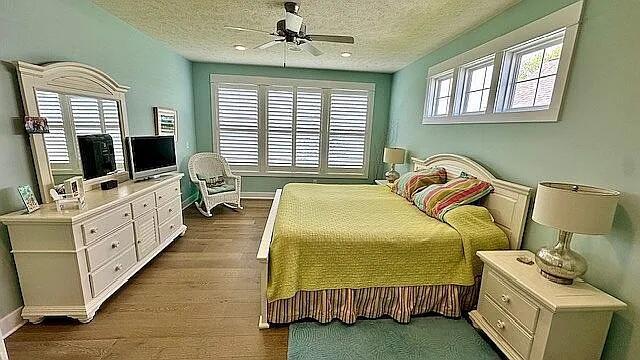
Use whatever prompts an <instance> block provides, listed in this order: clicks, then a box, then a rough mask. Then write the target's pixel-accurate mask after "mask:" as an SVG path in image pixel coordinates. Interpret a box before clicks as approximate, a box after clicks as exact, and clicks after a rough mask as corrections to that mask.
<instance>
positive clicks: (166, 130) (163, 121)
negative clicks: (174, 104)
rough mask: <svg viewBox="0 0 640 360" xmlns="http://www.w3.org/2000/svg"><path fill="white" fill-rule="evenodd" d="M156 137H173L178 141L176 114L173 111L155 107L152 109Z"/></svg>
mask: <svg viewBox="0 0 640 360" xmlns="http://www.w3.org/2000/svg"><path fill="white" fill-rule="evenodd" d="M153 119H154V121H155V123H156V135H173V137H174V138H175V139H176V141H177V140H178V112H177V111H176V110H174V109H170V108H165V107H159V106H156V107H154V108H153Z"/></svg>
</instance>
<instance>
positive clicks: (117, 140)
mask: <svg viewBox="0 0 640 360" xmlns="http://www.w3.org/2000/svg"><path fill="white" fill-rule="evenodd" d="M101 104H102V116H103V119H104V129H105V133H107V134H109V135H111V138H112V139H113V150H114V153H115V157H116V165H117V167H118V168H119V169H120V168H122V169H124V151H123V148H122V132H121V131H120V117H119V116H118V103H117V102H115V101H113V100H101Z"/></svg>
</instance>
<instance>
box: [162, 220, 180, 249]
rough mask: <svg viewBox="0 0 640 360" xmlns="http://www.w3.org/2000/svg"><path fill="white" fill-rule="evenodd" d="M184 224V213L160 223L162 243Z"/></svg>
mask: <svg viewBox="0 0 640 360" xmlns="http://www.w3.org/2000/svg"><path fill="white" fill-rule="evenodd" d="M181 226H182V213H178V215H177V216H174V217H172V218H171V219H169V220H167V222H165V223H164V224H162V225H160V231H159V233H160V243H163V242H165V241H166V240H167V239H168V238H169V236H171V234H173V233H175V232H176V231H177V230H178V229H179V228H180V227H181Z"/></svg>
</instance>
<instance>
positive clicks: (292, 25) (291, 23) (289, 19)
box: [284, 12, 302, 34]
mask: <svg viewBox="0 0 640 360" xmlns="http://www.w3.org/2000/svg"><path fill="white" fill-rule="evenodd" d="M284 22H285V24H286V28H287V30H290V31H293V32H294V33H296V34H297V33H298V32H299V31H300V28H301V27H302V16H298V15H296V14H292V13H290V12H287V13H286V14H285V17H284Z"/></svg>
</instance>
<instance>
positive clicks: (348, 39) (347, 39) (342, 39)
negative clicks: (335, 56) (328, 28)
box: [306, 35, 354, 44]
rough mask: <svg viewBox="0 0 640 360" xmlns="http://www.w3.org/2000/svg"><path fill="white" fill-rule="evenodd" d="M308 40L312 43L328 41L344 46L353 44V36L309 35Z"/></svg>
mask: <svg viewBox="0 0 640 360" xmlns="http://www.w3.org/2000/svg"><path fill="white" fill-rule="evenodd" d="M306 38H307V39H309V40H311V41H326V42H335V43H342V44H353V43H354V39H353V36H341V35H307V36H306Z"/></svg>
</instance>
